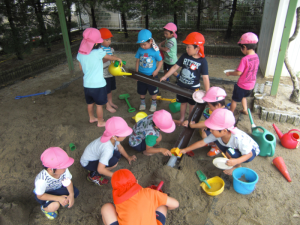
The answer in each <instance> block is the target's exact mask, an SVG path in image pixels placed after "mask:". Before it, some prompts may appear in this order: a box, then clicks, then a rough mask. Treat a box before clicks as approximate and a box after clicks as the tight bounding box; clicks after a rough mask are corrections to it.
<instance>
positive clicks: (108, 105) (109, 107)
mask: <svg viewBox="0 0 300 225" xmlns="http://www.w3.org/2000/svg"><path fill="white" fill-rule="evenodd" d="M113 105H114V104H113V103H112V93H111V92H110V93H109V94H107V103H106V110H107V111H109V112H111V113H115V112H116V110H115V109H114V108H113ZM115 106H116V105H115Z"/></svg>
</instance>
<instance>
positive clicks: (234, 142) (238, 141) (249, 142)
mask: <svg viewBox="0 0 300 225" xmlns="http://www.w3.org/2000/svg"><path fill="white" fill-rule="evenodd" d="M203 140H204V142H205V143H210V142H214V141H215V140H218V141H219V143H220V144H221V145H223V146H225V147H228V148H233V149H237V150H239V151H240V152H241V154H242V155H247V154H249V153H250V152H251V151H252V149H253V150H255V153H256V155H258V154H259V152H260V150H259V146H258V144H257V143H256V142H255V141H254V140H253V139H252V138H251V137H250V136H249V135H248V134H246V133H245V132H244V131H241V130H240V129H238V128H236V134H233V133H231V137H230V139H229V141H228V143H227V144H225V143H224V142H223V141H222V138H221V137H220V138H216V137H215V136H214V135H213V134H210V135H208V136H207V137H206V138H204V139H203Z"/></svg>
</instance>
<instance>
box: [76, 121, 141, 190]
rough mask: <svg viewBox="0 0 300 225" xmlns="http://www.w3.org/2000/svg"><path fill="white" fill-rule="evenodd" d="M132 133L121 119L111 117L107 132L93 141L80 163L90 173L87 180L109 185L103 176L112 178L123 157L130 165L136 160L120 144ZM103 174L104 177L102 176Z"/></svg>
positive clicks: (106, 128) (106, 127)
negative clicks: (114, 169) (113, 170)
mask: <svg viewBox="0 0 300 225" xmlns="http://www.w3.org/2000/svg"><path fill="white" fill-rule="evenodd" d="M131 133H132V129H131V128H130V127H129V126H128V125H127V123H126V121H125V120H124V119H123V118H121V117H117V116H114V117H111V118H110V119H108V120H107V122H106V124H105V131H104V133H103V135H102V136H101V137H100V138H97V139H96V140H94V141H92V142H91V143H90V144H89V145H88V146H87V147H86V148H85V150H84V152H83V154H82V156H81V159H80V163H81V165H82V166H83V167H84V168H85V169H87V170H89V171H90V173H89V174H88V176H87V180H88V181H91V182H94V183H95V184H96V185H99V186H101V185H103V184H107V183H108V180H107V179H105V178H104V177H103V176H102V175H105V176H107V177H111V176H112V175H113V172H111V170H112V169H113V168H115V167H116V166H117V165H118V162H119V159H120V158H121V155H123V156H124V157H125V158H126V159H127V160H128V163H129V164H131V161H135V160H136V156H135V155H133V156H128V154H127V153H126V151H125V149H124V148H123V146H122V145H121V144H120V142H122V141H123V140H124V139H125V138H126V137H127V136H129V135H130V134H131ZM101 174H102V175H101Z"/></svg>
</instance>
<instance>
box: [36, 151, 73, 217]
mask: <svg viewBox="0 0 300 225" xmlns="http://www.w3.org/2000/svg"><path fill="white" fill-rule="evenodd" d="M41 161H42V164H43V166H44V168H45V169H43V170H42V171H41V172H40V173H39V174H38V175H37V176H36V178H35V188H34V190H33V193H34V194H35V199H36V200H37V202H38V203H40V204H41V210H42V212H43V213H44V214H45V216H46V217H47V218H48V219H50V220H53V219H55V218H56V217H57V215H58V212H57V210H58V209H59V207H60V205H62V206H64V207H68V208H71V207H72V206H73V205H74V199H75V198H76V197H77V196H78V195H79V191H78V189H77V188H76V187H75V186H74V185H73V183H72V181H71V179H72V175H71V173H70V171H69V169H68V167H70V166H71V165H72V164H73V163H74V159H73V158H71V157H69V156H68V155H67V153H66V152H65V151H64V150H62V149H61V148H59V147H51V148H48V149H46V150H45V151H44V152H43V154H42V155H41Z"/></svg>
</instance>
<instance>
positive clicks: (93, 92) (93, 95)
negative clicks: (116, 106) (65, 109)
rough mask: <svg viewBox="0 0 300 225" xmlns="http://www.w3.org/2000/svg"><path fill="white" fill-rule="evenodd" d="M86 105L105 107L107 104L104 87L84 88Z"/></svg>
mask: <svg viewBox="0 0 300 225" xmlns="http://www.w3.org/2000/svg"><path fill="white" fill-rule="evenodd" d="M84 95H85V101H86V103H87V104H88V105H89V104H93V103H96V105H105V104H106V103H107V93H106V87H102V88H84Z"/></svg>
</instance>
